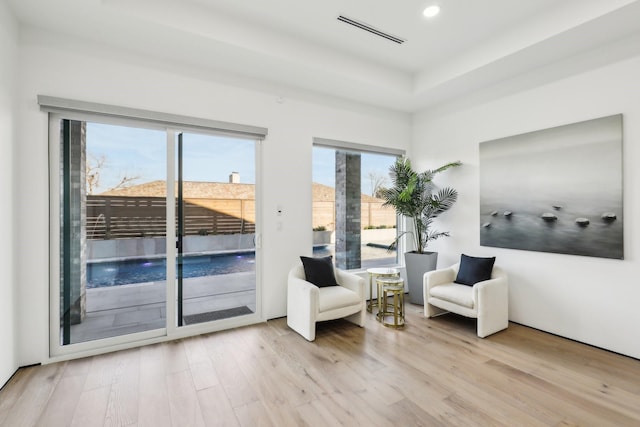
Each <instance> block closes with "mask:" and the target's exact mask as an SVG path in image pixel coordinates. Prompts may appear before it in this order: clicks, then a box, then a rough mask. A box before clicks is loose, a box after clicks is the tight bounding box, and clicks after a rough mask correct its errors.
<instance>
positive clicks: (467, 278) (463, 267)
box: [454, 254, 496, 286]
mask: <svg viewBox="0 0 640 427" xmlns="http://www.w3.org/2000/svg"><path fill="white" fill-rule="evenodd" d="M495 262H496V257H491V258H477V257H472V256H468V255H465V254H462V256H460V269H459V270H458V276H457V277H456V280H454V282H456V283H460V284H461V285H467V286H473V285H475V284H476V283H478V282H482V281H484V280H489V279H491V272H492V271H493V264H494V263H495Z"/></svg>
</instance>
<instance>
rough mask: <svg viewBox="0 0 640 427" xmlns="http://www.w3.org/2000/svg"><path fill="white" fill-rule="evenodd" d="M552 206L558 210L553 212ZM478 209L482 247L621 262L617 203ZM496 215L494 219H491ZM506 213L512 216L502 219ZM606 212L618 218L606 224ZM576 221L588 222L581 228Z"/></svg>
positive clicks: (489, 205)
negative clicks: (552, 217) (547, 216)
mask: <svg viewBox="0 0 640 427" xmlns="http://www.w3.org/2000/svg"><path fill="white" fill-rule="evenodd" d="M594 201H595V202H594ZM554 205H556V206H561V207H560V208H554ZM480 209H481V210H480V244H481V245H482V246H494V247H501V248H512V249H523V250H529V251H541V252H553V253H566V254H573V255H584V256H594V257H602V258H615V259H622V258H623V254H624V252H623V226H622V224H623V221H622V204H621V203H619V202H617V201H612V200H609V201H603V200H598V198H597V197H596V198H590V199H589V200H580V199H578V198H576V199H573V200H569V199H565V200H548V199H547V200H537V201H528V202H523V201H520V202H519V203H517V204H515V205H509V203H505V202H504V201H503V202H501V203H495V202H494V203H483V204H482V205H481V206H480ZM496 211H497V212H498V213H497V215H491V213H492V212H496ZM505 211H511V212H513V213H512V215H511V216H505V215H504V212H505ZM605 212H612V213H615V215H616V217H617V218H616V219H615V220H613V221H605V220H603V219H602V218H601V216H602V214H603V213H605ZM544 213H550V214H553V215H555V216H556V217H557V220H555V221H545V220H544V219H543V218H542V214H544ZM577 218H587V219H588V220H589V224H588V225H586V226H581V225H579V224H577V223H576V219H577ZM486 224H490V226H488V227H486V226H485V225H486Z"/></svg>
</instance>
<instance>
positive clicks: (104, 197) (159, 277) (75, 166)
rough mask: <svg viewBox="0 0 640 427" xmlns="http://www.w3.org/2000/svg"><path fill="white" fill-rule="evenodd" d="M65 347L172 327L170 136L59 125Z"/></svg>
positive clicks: (62, 332) (147, 131)
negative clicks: (168, 298)
mask: <svg viewBox="0 0 640 427" xmlns="http://www.w3.org/2000/svg"><path fill="white" fill-rule="evenodd" d="M60 135H61V144H60V147H61V152H60V166H61V173H60V179H61V204H60V206H61V207H60V226H61V236H60V237H61V239H60V252H61V256H60V272H61V279H60V324H59V330H60V344H61V345H63V346H64V345H69V344H76V343H81V342H85V341H92V340H97V339H102V338H109V337H116V336H121V335H127V334H132V333H137V332H143V331H150V330H155V329H162V328H165V327H166V231H165V230H166V225H165V224H166V148H165V147H166V133H165V132H164V131H158V130H151V129H143V128H137V127H127V126H115V125H106V124H100V123H92V122H86V121H78V120H66V119H65V120H60Z"/></svg>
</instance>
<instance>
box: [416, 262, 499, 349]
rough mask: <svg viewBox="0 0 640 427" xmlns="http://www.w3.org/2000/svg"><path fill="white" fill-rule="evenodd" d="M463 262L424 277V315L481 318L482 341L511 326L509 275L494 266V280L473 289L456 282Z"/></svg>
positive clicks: (480, 333) (480, 335)
mask: <svg viewBox="0 0 640 427" xmlns="http://www.w3.org/2000/svg"><path fill="white" fill-rule="evenodd" d="M459 268H460V263H457V264H455V265H453V266H451V267H449V268H444V269H440V270H433V271H429V272H427V273H425V275H424V281H423V282H424V283H423V286H424V299H425V304H424V315H425V316H426V317H433V316H436V315H438V314H441V313H444V312H452V313H457V314H460V315H463V316H466V317H472V318H477V319H478V327H477V334H478V336H479V337H480V338H484V337H486V336H488V335H491V334H494V333H496V332H498V331H501V330H503V329H506V328H507V327H508V326H509V288H508V284H507V274H506V273H505V271H504V270H502V269H501V268H500V267H496V266H494V267H493V270H492V272H491V279H489V280H485V281H481V282H478V283H476V284H475V285H473V286H468V285H462V284H458V283H454V280H455V279H456V276H457V274H458V270H459Z"/></svg>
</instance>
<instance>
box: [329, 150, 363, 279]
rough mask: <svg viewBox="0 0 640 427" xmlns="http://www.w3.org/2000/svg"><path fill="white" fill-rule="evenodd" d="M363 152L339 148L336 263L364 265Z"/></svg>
mask: <svg viewBox="0 0 640 427" xmlns="http://www.w3.org/2000/svg"><path fill="white" fill-rule="evenodd" d="M360 163H361V162H360V154H353V153H349V152H346V151H340V150H337V151H336V237H335V240H336V260H335V261H336V267H338V268H340V269H344V270H351V269H356V268H360V266H361V265H360V247H361V233H362V226H361V220H360V218H361V212H360V211H361V203H362V200H361V198H362V196H361V187H360V175H361V174H360V169H361V166H360Z"/></svg>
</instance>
